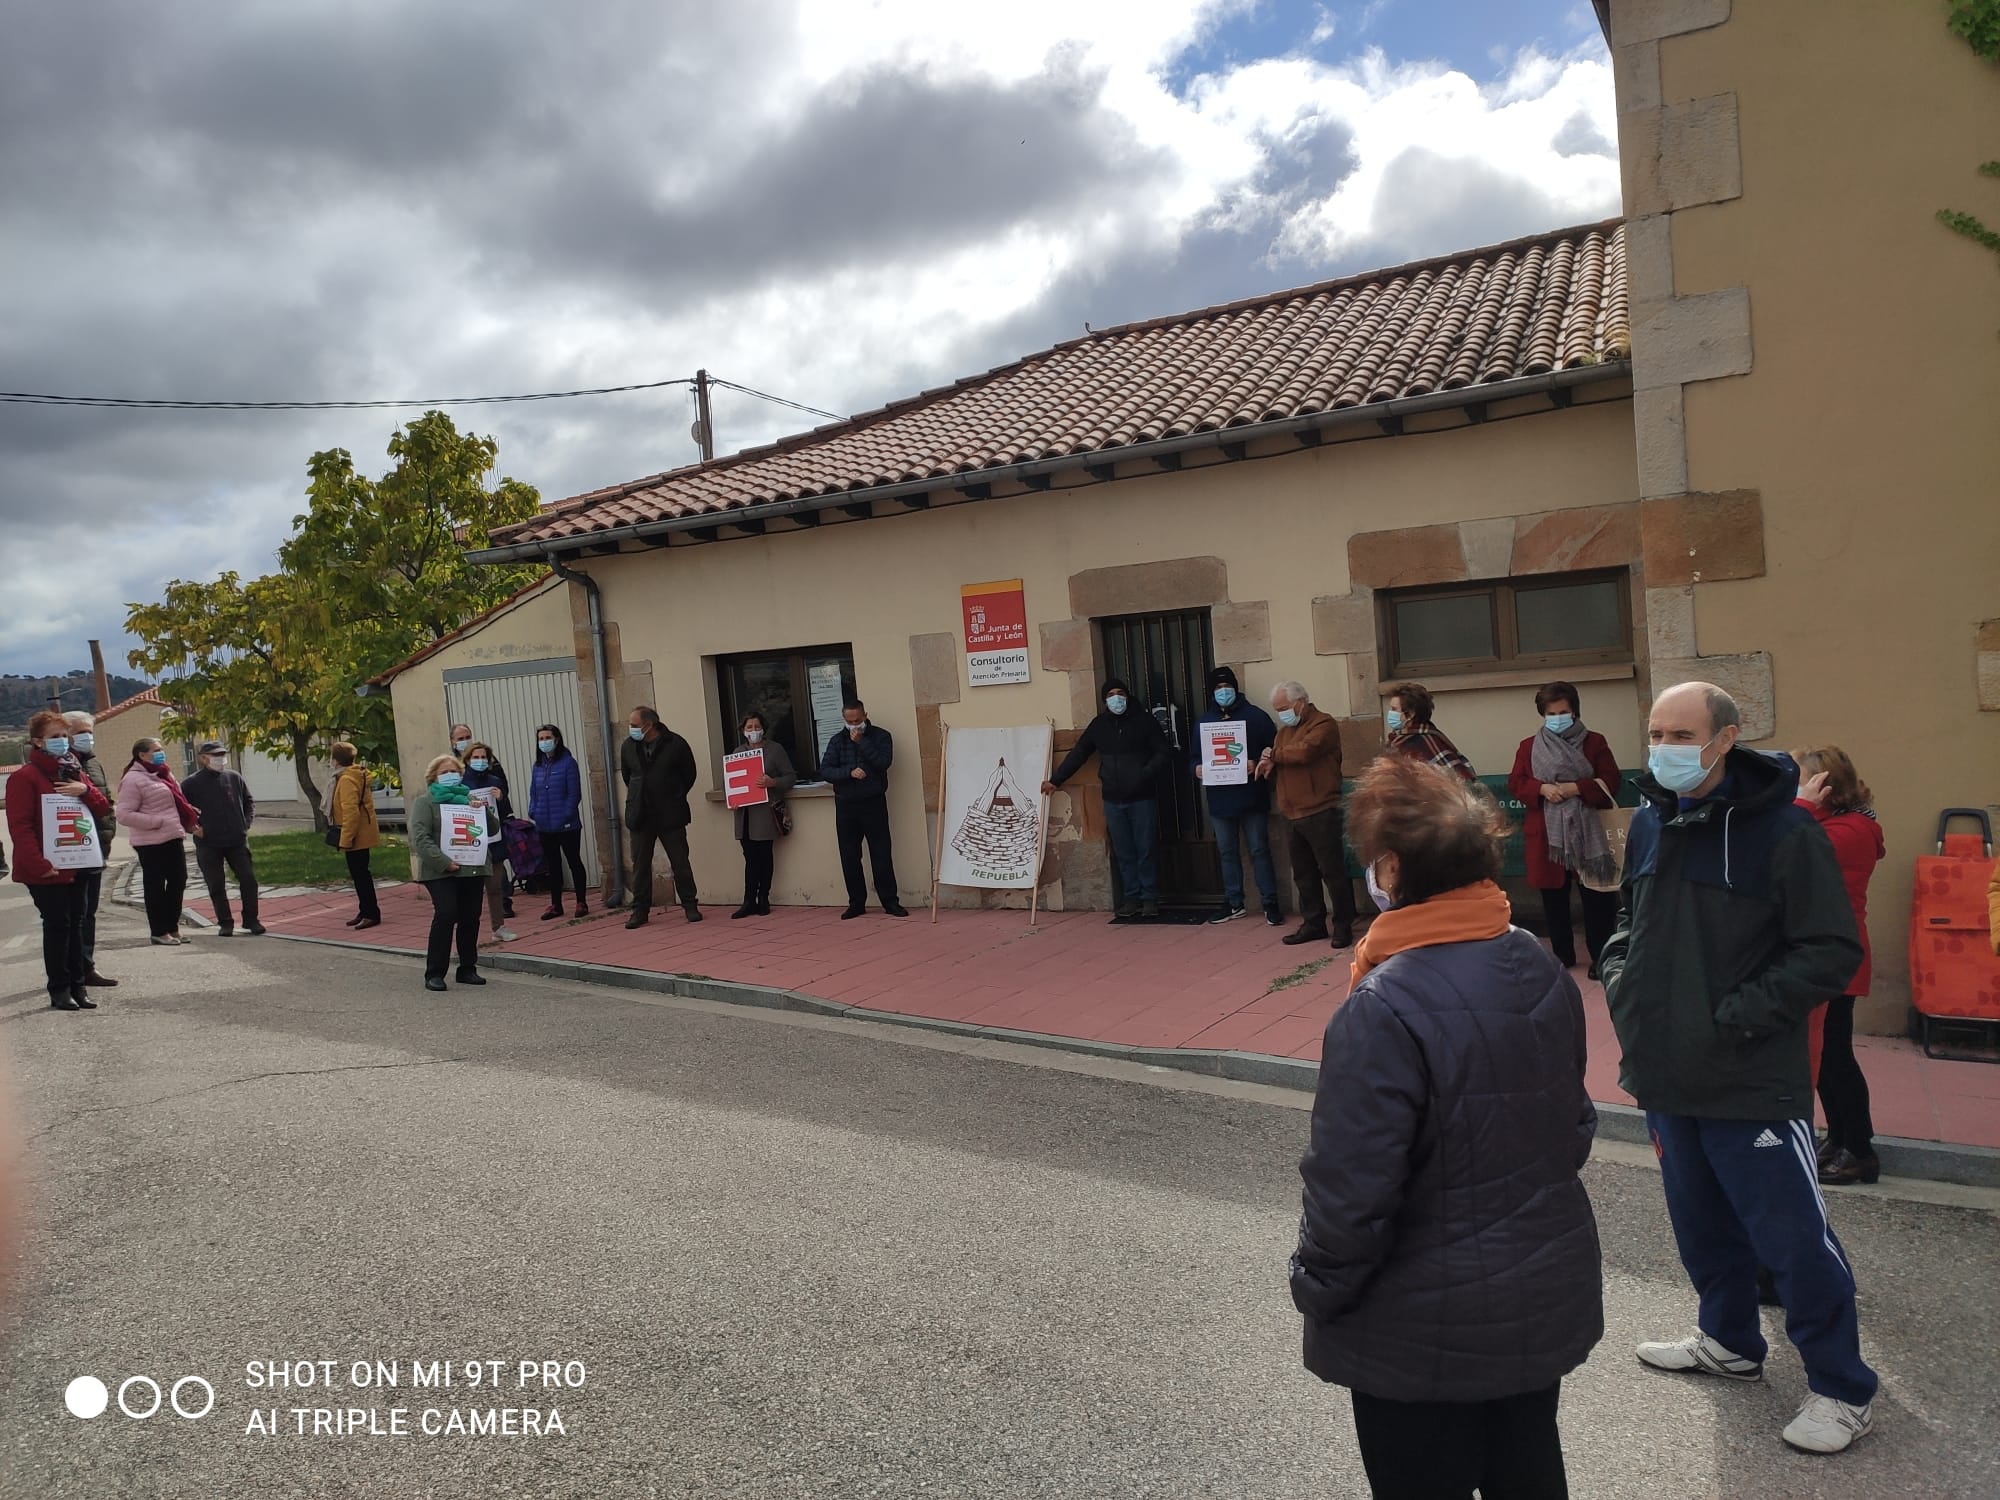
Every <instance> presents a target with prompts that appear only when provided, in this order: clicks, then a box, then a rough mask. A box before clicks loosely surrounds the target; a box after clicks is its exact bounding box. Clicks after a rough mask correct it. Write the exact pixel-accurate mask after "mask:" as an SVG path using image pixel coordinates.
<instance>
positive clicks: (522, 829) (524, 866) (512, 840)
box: [500, 818, 546, 891]
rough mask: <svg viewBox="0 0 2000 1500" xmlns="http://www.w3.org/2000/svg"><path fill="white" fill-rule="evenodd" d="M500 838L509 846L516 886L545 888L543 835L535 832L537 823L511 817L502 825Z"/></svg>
mask: <svg viewBox="0 0 2000 1500" xmlns="http://www.w3.org/2000/svg"><path fill="white" fill-rule="evenodd" d="M500 840H501V842H502V843H503V844H505V845H506V848H507V867H508V868H509V869H510V870H512V871H513V872H514V880H513V885H514V888H515V889H516V890H522V891H539V890H542V889H544V887H545V885H546V881H545V880H544V879H543V870H542V837H541V835H540V834H538V833H536V832H535V825H534V824H533V823H530V822H529V821H528V820H527V819H526V818H509V819H507V820H506V821H505V822H504V823H502V824H501V825H500Z"/></svg>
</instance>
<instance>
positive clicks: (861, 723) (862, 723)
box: [847, 719, 868, 731]
mask: <svg viewBox="0 0 2000 1500" xmlns="http://www.w3.org/2000/svg"><path fill="white" fill-rule="evenodd" d="M847 727H848V729H849V730H850V731H853V730H859V729H866V728H867V727H868V721H867V720H866V719H857V720H855V721H854V722H853V723H852V724H849V725H848V726H847Z"/></svg>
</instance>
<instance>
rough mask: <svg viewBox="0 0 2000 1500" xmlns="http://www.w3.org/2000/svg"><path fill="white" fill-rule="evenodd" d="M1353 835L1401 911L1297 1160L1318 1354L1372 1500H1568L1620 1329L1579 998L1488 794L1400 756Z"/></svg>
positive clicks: (1304, 1307)
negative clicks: (1568, 1428)
mask: <svg viewBox="0 0 2000 1500" xmlns="http://www.w3.org/2000/svg"><path fill="white" fill-rule="evenodd" d="M1281 733H1282V731H1281ZM1348 829H1349V831H1350V834H1351V836H1352V838H1353V841H1354V847H1355V850H1356V852H1357V853H1358V854H1359V856H1360V858H1361V862H1362V865H1363V867H1364V869H1366V870H1367V872H1368V880H1369V888H1370V890H1371V892H1374V893H1377V904H1378V905H1379V906H1380V907H1381V908H1382V915H1381V916H1379V917H1377V918H1376V919H1375V921H1374V922H1373V923H1372V924H1371V925H1370V926H1369V928H1368V931H1367V932H1366V933H1365V934H1364V935H1363V936H1362V939H1361V942H1360V944H1359V946H1358V947H1356V949H1355V953H1354V970H1353V976H1354V977H1353V984H1352V987H1351V989H1350V990H1349V992H1348V996H1347V998H1346V1000H1344V1001H1343V1002H1342V1003H1341V1005H1340V1007H1339V1009H1337V1010H1335V1011H1334V1013H1333V1018H1332V1020H1330V1021H1329V1022H1328V1023H1327V1027H1326V1038H1325V1042H1324V1045H1323V1046H1322V1048H1321V1053H1322V1055H1321V1058H1320V1067H1319V1084H1318V1091H1317V1093H1316V1094H1315V1096H1314V1100H1313V1109H1312V1127H1311V1144H1310V1147H1309V1148H1308V1150H1307V1152H1306V1155H1305V1159H1304V1160H1303V1161H1302V1162H1301V1163H1300V1165H1299V1173H1300V1176H1301V1178H1302V1179H1303V1183H1304V1192H1303V1212H1302V1213H1301V1215H1300V1218H1299V1237H1298V1248H1297V1250H1296V1252H1295V1253H1294V1254H1293V1257H1292V1263H1291V1291H1292V1302H1293V1305H1294V1306H1296V1307H1297V1308H1298V1310H1299V1312H1300V1313H1301V1314H1302V1315H1303V1316H1304V1319H1305V1366H1306V1368H1307V1369H1308V1370H1310V1371H1311V1372H1312V1373H1313V1374H1315V1375H1317V1376H1318V1377H1319V1378H1320V1379H1321V1380H1324V1381H1327V1382H1328V1383H1330V1384H1333V1385H1343V1386H1346V1387H1347V1388H1348V1389H1349V1391H1350V1393H1351V1399H1352V1402H1353V1412H1354V1430H1355V1434H1356V1436H1357V1437H1358V1438H1359V1439H1360V1447H1361V1462H1362V1466H1363V1468H1364V1469H1365V1470H1366V1471H1367V1474H1368V1480H1369V1484H1370V1487H1371V1489H1372V1491H1373V1493H1374V1494H1376V1495H1378V1496H1391V1495H1394V1496H1405V1495H1423V1496H1445V1495H1451V1496H1470V1495H1471V1494H1472V1493H1473V1491H1474V1490H1475V1489H1477V1490H1478V1491H1479V1493H1480V1494H1482V1495H1517V1496H1535V1497H1547V1500H1555V1497H1559V1496H1564V1495H1567V1494H1568V1493H1569V1489H1568V1481H1567V1477H1566V1474H1565V1466H1564V1463H1563V1453H1562V1435H1561V1433H1560V1431H1559V1429H1558V1426H1557V1409H1558V1404H1559V1401H1560V1399H1561V1386H1562V1380H1563V1377H1564V1376H1566V1375H1568V1374H1569V1373H1570V1372H1571V1371H1573V1370H1575V1369H1576V1368H1577V1367H1578V1366H1580V1365H1582V1364H1583V1362H1584V1360H1585V1359H1586V1357H1588V1355H1589V1353H1590V1351H1591V1349H1592V1348H1593V1347H1594V1346H1595V1345H1596V1344H1597V1342H1598V1340H1599V1339H1601V1338H1602V1337H1603V1336H1604V1282H1603V1263H1602V1254H1601V1251H1600V1248H1599V1243H1598V1236H1597V1224H1596V1219H1595V1216H1594V1215H1593V1213H1592V1212H1591V1205H1590V1197H1589V1195H1588V1193H1586V1192H1585V1190H1584V1186H1583V1181H1582V1176H1581V1174H1582V1171H1583V1166H1584V1163H1585V1162H1586V1161H1587V1160H1588V1159H1589V1156H1590V1148H1591V1141H1592V1138H1593V1136H1594V1134H1595V1132H1596V1128H1597V1111H1596V1109H1595V1107H1594V1106H1593V1105H1592V1104H1591V1102H1590V1094H1589V1091H1588V1090H1587V1088H1586V1087H1585V1083H1584V1064H1585V1057H1586V1046H1585V1036H1586V1030H1585V1022H1584V1013H1583V1000H1582V997H1581V996H1580V995H1579V994H1578V993H1577V987H1576V981H1575V980H1574V979H1572V978H1571V977H1570V975H1569V973H1568V972H1567V971H1566V970H1564V969H1563V968H1561V967H1560V966H1559V965H1558V964H1557V963H1556V961H1555V959H1554V957H1553V956H1552V955H1551V954H1550V953H1549V952H1548V950H1547V949H1545V948H1543V947H1542V945H1541V944H1540V943H1539V942H1537V941H1536V940H1535V939H1534V937H1532V936H1531V935H1530V934H1528V933H1525V932H1523V931H1521V930H1520V929H1519V928H1517V927H1515V926H1513V925H1512V911H1511V909H1510V908H1509V906H1508V903H1507V897H1506V894H1505V893H1504V892H1503V891H1502V890H1501V889H1500V886H1499V883H1498V877H1499V874H1500V863H1501V841H1502V839H1503V837H1504V836H1505V833H1506V827H1505V820H1504V819H1503V817H1502V816H1501V813H1500V809H1499V807H1498V806H1497V805H1496V804H1495V803H1494V802H1493V801H1492V800H1491V799H1490V798H1487V797H1485V796H1483V795H1482V794H1481V793H1480V792H1479V791H1478V789H1476V788H1474V787H1471V786H1468V785H1467V784H1466V783H1465V782H1464V781H1463V780H1461V779H1459V778H1458V777H1456V776H1454V775H1452V774H1450V773H1449V772H1447V771H1444V770H1441V769H1439V768H1437V767H1434V766H1427V765H1422V764H1419V763H1417V762H1415V761H1413V760H1410V759H1407V758H1401V757H1396V756H1381V757H1379V758H1377V759H1376V760H1375V762H1374V763H1373V764H1371V765H1370V766H1369V767H1368V769H1367V770H1366V771H1364V772H1363V773H1362V775H1361V778H1360V781H1359V783H1358V784H1357V785H1356V787H1355V790H1354V794H1353V796H1352V797H1351V799H1350V800H1349V806H1348Z"/></svg>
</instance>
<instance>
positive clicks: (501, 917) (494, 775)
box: [465, 740, 519, 943]
mask: <svg viewBox="0 0 2000 1500" xmlns="http://www.w3.org/2000/svg"><path fill="white" fill-rule="evenodd" d="M465 785H466V787H467V789H468V790H470V791H473V792H483V793H491V802H492V806H493V807H494V809H495V810H496V811H497V812H498V813H499V815H500V821H501V824H502V825H503V826H504V825H505V824H506V821H507V820H508V819H509V818H511V817H513V816H514V804H513V803H512V802H511V801H509V800H508V797H507V773H506V771H504V770H503V769H501V766H500V757H499V756H497V755H495V754H494V753H493V747H492V746H491V745H489V744H487V743H485V742H484V741H483V740H474V741H472V742H471V743H470V744H469V745H467V746H466V755H465ZM513 885H514V882H513V878H512V876H511V875H510V874H509V873H508V870H507V860H506V857H505V851H504V850H502V849H501V847H500V845H499V844H498V843H495V844H494V845H493V847H492V848H491V849H489V850H487V851H486V912H487V915H488V916H489V917H490V918H491V919H492V922H493V935H494V936H495V937H496V938H498V939H499V940H500V941H501V942H503V943H511V942H513V941H514V939H515V938H516V937H517V936H518V935H519V934H517V933H516V932H515V931H514V930H513V929H512V928H511V927H509V926H508V925H507V912H508V905H509V903H508V899H507V893H508V892H509V891H510V890H512V889H513Z"/></svg>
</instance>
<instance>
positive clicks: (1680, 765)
mask: <svg viewBox="0 0 2000 1500" xmlns="http://www.w3.org/2000/svg"><path fill="white" fill-rule="evenodd" d="M1715 739H1716V737H1715V736H1714V735H1710V736H1709V738H1708V742H1707V744H1702V745H1655V746H1653V748H1652V749H1650V750H1648V751H1647V752H1646V769H1647V770H1648V771H1651V772H1652V773H1653V780H1655V781H1657V782H1659V784H1660V785H1661V786H1663V787H1665V788H1666V789H1667V790H1668V791H1670V792H1672V793H1673V794H1674V795H1675V796H1677V797H1685V796H1686V795H1687V794H1688V793H1689V792H1691V791H1693V790H1694V789H1695V788H1696V787H1698V786H1700V785H1701V784H1702V783H1703V782H1704V781H1706V780H1708V773H1709V772H1710V771H1711V770H1713V769H1714V767H1712V766H1704V765H1703V764H1702V763H1701V752H1702V751H1704V750H1706V749H1707V748H1708V746H1709V745H1712V744H1714V743H1715Z"/></svg>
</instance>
